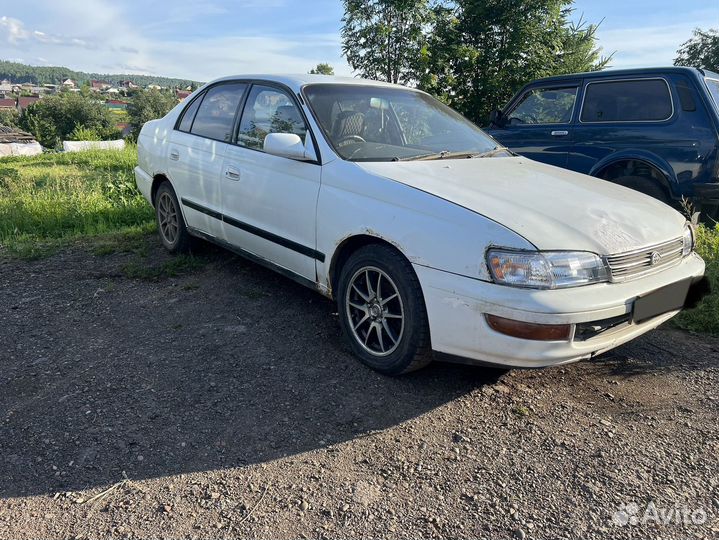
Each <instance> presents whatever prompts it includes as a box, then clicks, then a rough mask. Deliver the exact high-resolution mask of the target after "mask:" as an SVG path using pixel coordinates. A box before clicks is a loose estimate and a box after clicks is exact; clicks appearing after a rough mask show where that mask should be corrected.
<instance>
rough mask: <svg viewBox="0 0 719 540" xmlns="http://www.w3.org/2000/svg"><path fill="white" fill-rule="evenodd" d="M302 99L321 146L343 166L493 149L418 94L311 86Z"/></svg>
mask: <svg viewBox="0 0 719 540" xmlns="http://www.w3.org/2000/svg"><path fill="white" fill-rule="evenodd" d="M304 95H305V97H306V98H307V100H308V102H309V104H310V108H311V109H312V111H313V113H314V115H315V118H316V119H317V122H318V123H319V124H320V127H321V128H322V131H324V134H325V136H326V137H327V140H328V141H329V142H330V144H332V146H333V147H334V148H335V150H336V151H337V153H338V154H339V155H340V156H341V157H342V158H343V159H346V160H350V161H398V160H411V159H433V158H435V157H436V158H437V159H442V158H443V159H450V158H455V157H457V158H458V157H474V156H475V155H478V154H487V153H489V152H491V151H492V150H494V149H495V148H497V143H496V142H495V141H494V140H493V139H492V138H490V137H489V136H488V135H487V134H485V133H484V132H483V131H482V130H481V129H479V128H478V127H477V126H475V125H474V124H472V123H471V122H470V121H469V120H467V119H466V118H464V117H463V116H462V115H460V114H459V113H457V112H455V111H453V110H452V109H450V108H449V107H447V106H446V105H444V104H442V103H440V102H439V101H437V100H436V99H434V98H432V97H430V96H428V95H427V94H423V93H422V92H417V91H414V90H409V89H403V88H384V87H377V86H360V85H350V84H312V85H309V86H306V87H305V88H304Z"/></svg>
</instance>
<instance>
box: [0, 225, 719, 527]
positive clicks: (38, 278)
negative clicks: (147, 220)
mask: <svg viewBox="0 0 719 540" xmlns="http://www.w3.org/2000/svg"><path fill="white" fill-rule="evenodd" d="M146 242H147V245H146V246H145V247H144V248H143V249H142V250H139V251H138V252H135V253H133V252H129V253H110V254H107V255H104V256H100V255H97V254H96V253H93V252H92V250H90V249H89V248H82V247H77V248H71V249H68V250H65V251H63V252H62V253H60V254H58V255H55V256H53V257H51V258H49V259H46V260H42V261H35V262H23V261H12V260H8V259H2V262H0V497H1V499H0V538H13V539H18V538H39V537H43V538H147V537H154V538H157V537H165V538H230V537H253V538H335V537H342V538H424V537H426V538H435V537H436V538H440V537H441V538H519V539H521V538H536V539H544V538H546V539H558V538H579V537H582V538H612V539H617V538H646V537H661V538H665V539H671V538H677V539H679V538H682V539H684V538H717V537H719V423H718V421H717V419H718V417H719V392H717V383H718V382H719V367H718V365H719V362H718V361H719V340H716V339H710V338H700V337H695V336H690V335H688V334H685V333H682V332H679V331H675V330H671V329H662V330H659V331H655V332H653V333H651V334H649V335H647V336H645V337H644V338H642V339H640V340H638V341H636V342H634V343H632V344H630V345H628V346H625V347H622V348H620V349H618V350H616V351H614V352H612V353H610V354H608V355H605V356H603V357H601V358H599V359H597V360H595V361H592V362H585V363H580V364H575V365H571V366H567V367H564V368H553V369H546V370H541V371H512V372H508V373H501V372H496V371H489V370H486V369H482V368H472V367H466V366H456V365H449V364H439V363H435V364H433V365H432V366H430V367H429V368H428V369H425V370H423V371H420V372H417V373H414V374H411V375H409V376H405V377H402V378H397V379H392V378H387V377H383V376H381V375H378V374H375V373H373V372H372V371H369V370H368V369H366V368H364V367H363V366H362V365H361V364H359V363H358V362H357V361H355V360H354V359H353V358H352V357H351V355H350V354H349V352H348V349H347V348H346V347H345V346H344V344H343V342H342V339H341V336H340V335H339V330H338V324H337V318H336V315H335V314H334V311H335V310H334V306H333V305H332V303H330V302H329V301H327V300H325V299H323V298H322V297H320V296H318V295H316V294H315V293H313V292H312V291H309V290H306V289H304V288H302V287H301V286H299V285H296V284H295V283H293V282H291V281H289V280H287V279H285V278H282V277H280V276H278V275H275V274H273V273H272V272H270V271H268V270H265V269H263V268H260V267H258V266H256V265H254V264H251V263H248V262H245V261H243V260H242V259H240V258H237V257H235V256H232V255H230V254H228V253H225V252H222V251H218V250H214V249H210V248H206V249H203V250H202V252H201V254H200V255H199V257H200V259H199V261H200V264H196V262H194V263H190V264H184V263H183V264H179V265H178V264H176V263H175V262H173V261H172V260H171V259H169V258H168V256H167V255H165V254H163V252H162V251H161V250H160V248H159V245H158V243H157V241H156V240H155V239H154V238H149V239H147V241H146ZM148 265H149V266H151V267H152V268H153V269H154V270H151V271H149V272H148V271H147V266H148ZM178 272H179V275H176V276H174V277H173V276H172V274H176V273H178ZM123 480H124V482H123ZM627 505H628V506H627ZM633 505H636V506H633ZM674 510H678V511H679V512H678V513H677V512H674ZM622 512H623V513H622ZM670 512H671V513H670ZM647 515H648V516H649V518H648V519H647ZM667 516H668V517H669V518H670V519H669V520H668V523H666V524H658V523H657V521H660V520H665V521H666V518H667ZM655 517H656V519H655ZM625 523H626V524H625Z"/></svg>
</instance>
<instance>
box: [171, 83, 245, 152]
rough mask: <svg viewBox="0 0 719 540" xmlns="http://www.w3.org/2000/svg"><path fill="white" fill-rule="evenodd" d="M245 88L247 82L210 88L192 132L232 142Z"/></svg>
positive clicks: (198, 111)
mask: <svg viewBox="0 0 719 540" xmlns="http://www.w3.org/2000/svg"><path fill="white" fill-rule="evenodd" d="M245 88H247V84H245V83H229V84H219V85H217V86H213V87H212V88H210V89H209V90H208V91H207V93H206V94H205V97H204V98H203V100H202V103H201V104H200V106H199V108H198V109H197V114H196V115H195V121H194V122H193V123H192V130H191V133H192V134H193V135H200V136H202V137H208V138H210V139H216V140H218V141H225V142H230V140H231V139H232V126H233V125H234V123H235V113H237V108H238V107H239V105H240V100H242V96H243V94H244V93H245ZM183 120H184V119H183Z"/></svg>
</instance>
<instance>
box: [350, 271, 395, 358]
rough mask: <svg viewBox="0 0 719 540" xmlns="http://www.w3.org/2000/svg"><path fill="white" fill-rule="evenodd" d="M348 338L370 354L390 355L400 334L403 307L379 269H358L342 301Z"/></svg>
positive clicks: (393, 285) (392, 286) (387, 278)
mask: <svg viewBox="0 0 719 540" xmlns="http://www.w3.org/2000/svg"><path fill="white" fill-rule="evenodd" d="M346 308H347V316H348V317H349V319H350V321H352V325H351V326H352V335H353V336H354V338H355V339H356V340H357V341H358V342H359V343H360V344H361V345H362V347H364V348H365V349H366V350H367V351H368V352H369V353H370V354H374V355H376V356H387V355H388V354H392V353H393V352H394V351H395V350H396V349H397V346H398V345H399V343H400V340H401V339H402V335H403V333H404V306H403V305H402V297H401V296H400V295H399V292H398V291H397V286H396V285H395V284H394V282H393V281H392V280H391V279H390V277H389V276H388V275H387V274H385V273H384V272H383V271H382V270H380V269H379V268H376V267H374V266H366V267H363V268H360V269H359V270H357V271H356V272H355V274H354V275H353V276H352V278H351V279H350V288H349V291H348V294H347V300H346Z"/></svg>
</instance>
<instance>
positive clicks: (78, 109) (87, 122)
mask: <svg viewBox="0 0 719 540" xmlns="http://www.w3.org/2000/svg"><path fill="white" fill-rule="evenodd" d="M114 124H115V123H114V121H113V118H112V115H111V114H110V111H109V110H108V109H107V108H106V107H105V105H104V104H103V103H101V102H99V101H97V100H95V99H93V98H92V97H90V96H84V95H82V94H78V93H74V92H64V93H61V94H58V95H55V96H48V97H44V98H42V99H41V100H39V101H37V102H35V103H33V104H32V105H30V106H29V107H28V108H27V109H26V110H25V112H24V113H23V114H22V116H21V117H20V127H21V128H22V129H24V130H26V131H29V132H30V133H32V134H33V135H34V137H35V139H37V141H38V142H39V143H40V144H42V145H43V146H44V147H46V148H57V147H59V146H60V144H61V143H62V141H63V140H69V139H70V138H71V137H72V134H73V132H74V131H75V130H76V129H87V130H92V131H94V132H95V133H96V137H97V138H98V139H100V140H104V139H113V138H116V137H117V136H118V135H117V128H116V127H115V125H114Z"/></svg>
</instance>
